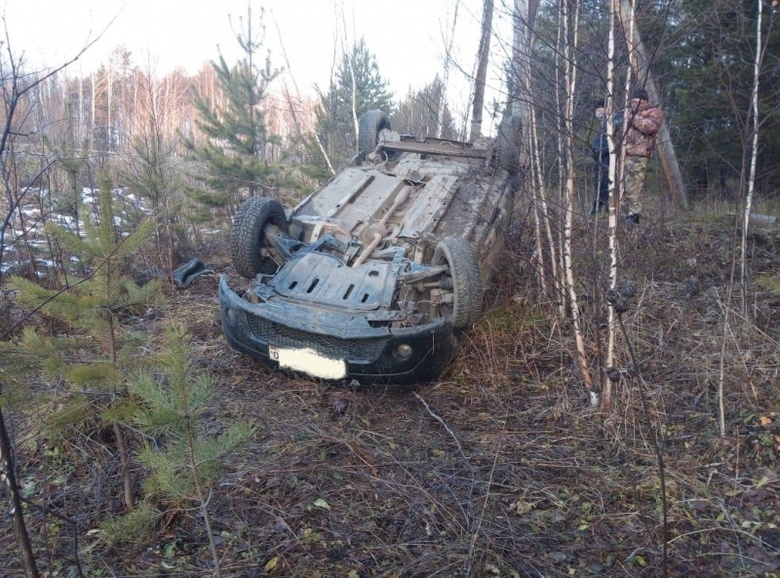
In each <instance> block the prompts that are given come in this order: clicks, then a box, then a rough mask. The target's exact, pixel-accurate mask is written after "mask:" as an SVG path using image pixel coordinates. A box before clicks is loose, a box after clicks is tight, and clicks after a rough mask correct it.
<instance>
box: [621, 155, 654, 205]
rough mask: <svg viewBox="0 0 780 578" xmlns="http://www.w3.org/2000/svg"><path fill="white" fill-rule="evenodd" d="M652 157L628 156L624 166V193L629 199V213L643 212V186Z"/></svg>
mask: <svg viewBox="0 0 780 578" xmlns="http://www.w3.org/2000/svg"><path fill="white" fill-rule="evenodd" d="M649 160H650V159H648V158H647V157H640V156H627V157H626V164H625V166H624V167H623V194H624V195H625V196H626V198H627V199H628V214H629V215H638V214H639V213H641V212H642V187H644V185H645V173H647V162H648V161H649Z"/></svg>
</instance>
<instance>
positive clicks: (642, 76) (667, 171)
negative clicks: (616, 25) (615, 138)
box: [620, 0, 688, 209]
mask: <svg viewBox="0 0 780 578" xmlns="http://www.w3.org/2000/svg"><path fill="white" fill-rule="evenodd" d="M620 24H621V26H622V28H623V34H624V37H625V39H626V44H627V45H628V50H629V52H630V53H631V54H632V58H630V59H629V60H630V62H631V66H632V68H634V74H635V75H636V77H637V79H636V81H637V83H638V84H639V85H642V84H644V88H645V90H646V91H647V95H648V96H649V97H650V101H651V102H655V103H660V102H661V98H660V97H661V93H660V91H659V90H658V87H657V85H656V82H655V78H654V77H653V74H652V72H650V63H649V61H648V60H647V53H646V52H645V47H644V44H643V43H642V38H641V36H640V34H639V29H638V28H637V26H636V20H635V17H634V10H633V8H632V7H631V3H630V1H629V0H620ZM658 140H659V147H658V149H659V151H658V152H659V154H660V157H661V164H662V165H663V168H664V175H666V180H667V182H668V183H669V190H670V192H671V196H672V201H674V202H675V203H679V204H680V205H682V207H683V208H684V209H687V208H688V193H687V192H686V190H685V183H684V182H683V178H682V172H681V171H680V164H679V163H678V162H677V155H676V154H675V152H674V146H673V145H672V137H671V135H670V134H669V125H668V124H667V123H666V119H665V118H664V120H663V122H662V123H661V129H660V130H659V131H658Z"/></svg>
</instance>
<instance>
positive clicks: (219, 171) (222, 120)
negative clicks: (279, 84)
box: [184, 8, 279, 208]
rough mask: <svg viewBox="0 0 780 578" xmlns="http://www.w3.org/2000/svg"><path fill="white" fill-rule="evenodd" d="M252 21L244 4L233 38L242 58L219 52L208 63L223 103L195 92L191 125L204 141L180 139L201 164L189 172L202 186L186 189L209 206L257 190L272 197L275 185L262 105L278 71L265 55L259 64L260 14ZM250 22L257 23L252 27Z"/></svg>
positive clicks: (275, 171) (276, 170)
mask: <svg viewBox="0 0 780 578" xmlns="http://www.w3.org/2000/svg"><path fill="white" fill-rule="evenodd" d="M258 20H259V22H258V23H253V21H252V12H251V8H250V9H249V10H248V15H247V21H246V27H245V29H244V31H243V32H242V33H241V34H239V35H238V37H237V39H238V42H239V44H240V45H241V49H242V50H243V52H244V58H242V59H241V60H240V61H239V62H238V63H237V64H235V65H234V66H229V65H228V64H227V62H225V59H224V58H223V57H222V55H220V57H219V62H212V64H211V66H212V68H213V69H214V72H215V73H216V75H217V83H218V88H219V90H220V91H221V92H222V95H223V97H224V103H225V104H224V106H222V107H218V106H216V104H214V103H212V102H211V101H210V100H209V99H208V98H207V97H206V96H204V95H202V94H196V95H195V107H196V109H197V111H198V116H199V119H198V121H197V126H198V128H199V129H200V131H201V132H202V133H203V135H204V136H205V142H202V143H201V142H196V141H195V139H194V138H186V139H184V145H185V146H186V147H187V149H188V150H189V151H190V153H191V154H192V155H193V157H194V158H195V160H196V161H199V162H200V163H201V165H202V170H201V172H199V173H198V174H196V175H195V177H196V179H197V180H198V181H200V183H201V185H202V186H201V187H200V188H193V189H190V191H189V192H190V194H191V196H192V197H193V198H195V199H196V200H197V201H199V202H201V203H203V204H205V205H206V206H209V207H214V208H224V207H230V206H235V205H238V204H239V202H240V201H241V200H243V198H246V197H252V196H254V195H256V194H257V193H258V192H259V191H263V193H264V194H269V191H270V194H271V195H273V191H274V190H275V188H276V183H275V179H276V177H277V176H278V174H279V167H278V166H277V165H275V164H274V160H273V158H272V155H271V154H270V149H271V147H272V145H273V144H275V143H276V142H277V141H278V139H277V138H276V137H273V136H272V135H271V134H270V133H269V132H268V129H267V127H266V123H265V112H264V110H263V108H262V105H263V103H264V101H265V98H266V91H267V89H268V85H269V84H270V83H271V82H272V81H273V79H274V78H276V76H277V75H278V74H279V71H278V70H275V69H273V68H272V67H271V62H270V58H269V57H266V59H265V62H260V60H261V59H260V57H259V54H258V53H259V51H260V49H261V48H262V45H263V42H262V31H263V26H262V12H261V15H260V18H259V19H258ZM253 24H256V25H257V26H255V28H254V29H253ZM258 27H259V29H260V30H259V33H258V30H257V28H258Z"/></svg>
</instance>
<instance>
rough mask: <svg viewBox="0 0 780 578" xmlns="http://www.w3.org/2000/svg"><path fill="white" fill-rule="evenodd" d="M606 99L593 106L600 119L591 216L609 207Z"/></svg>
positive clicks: (593, 145) (594, 158)
mask: <svg viewBox="0 0 780 578" xmlns="http://www.w3.org/2000/svg"><path fill="white" fill-rule="evenodd" d="M604 112H605V111H604V99H603V98H600V99H598V100H597V101H596V102H595V104H594V106H593V114H594V115H596V118H597V119H599V129H598V131H596V136H595V137H594V138H593V142H592V143H591V148H592V149H593V177H594V179H595V181H596V198H595V199H594V200H593V208H592V209H591V211H590V216H591V217H595V216H596V214H597V213H598V212H599V211H601V210H602V209H603V210H604V211H606V210H608V208H609V141H607V118H606V116H605V115H604Z"/></svg>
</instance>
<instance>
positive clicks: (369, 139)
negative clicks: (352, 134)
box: [358, 110, 390, 154]
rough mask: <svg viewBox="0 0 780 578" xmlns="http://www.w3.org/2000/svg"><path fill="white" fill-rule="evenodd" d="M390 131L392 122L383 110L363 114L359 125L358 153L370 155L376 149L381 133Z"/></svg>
mask: <svg viewBox="0 0 780 578" xmlns="http://www.w3.org/2000/svg"><path fill="white" fill-rule="evenodd" d="M385 129H387V130H390V121H389V120H388V118H387V115H386V114H385V113H384V112H382V111H381V110H369V111H368V112H365V113H363V115H362V116H361V117H360V122H359V124H358V152H360V153H366V154H368V153H370V152H372V151H373V150H374V149H375V148H376V144H377V142H379V140H378V135H379V132H380V131H383V130H385Z"/></svg>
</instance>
